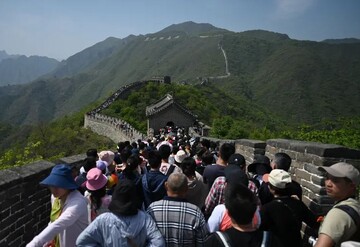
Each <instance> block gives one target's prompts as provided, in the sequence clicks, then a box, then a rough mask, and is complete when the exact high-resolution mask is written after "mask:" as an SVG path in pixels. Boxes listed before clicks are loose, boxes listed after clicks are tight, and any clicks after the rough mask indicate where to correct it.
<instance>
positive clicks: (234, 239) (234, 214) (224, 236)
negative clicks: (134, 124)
mask: <svg viewBox="0 0 360 247" xmlns="http://www.w3.org/2000/svg"><path fill="white" fill-rule="evenodd" d="M256 201H257V199H256V197H255V195H254V193H252V192H251V191H250V190H249V189H248V188H247V187H246V186H244V185H242V184H240V183H234V184H229V185H228V186H226V189H225V207H226V209H227V211H228V214H229V216H230V218H231V224H232V227H231V228H228V229H227V230H226V231H224V232H220V231H217V232H215V233H213V234H211V235H210V237H209V238H208V240H207V241H206V246H208V247H218V246H232V247H235V246H241V247H263V246H271V247H290V246H292V245H287V246H282V245H281V243H279V240H278V239H277V238H276V236H273V235H271V234H269V233H268V232H264V231H260V230H258V229H254V226H253V222H252V221H253V217H254V214H255V212H256V208H257V202H256Z"/></svg>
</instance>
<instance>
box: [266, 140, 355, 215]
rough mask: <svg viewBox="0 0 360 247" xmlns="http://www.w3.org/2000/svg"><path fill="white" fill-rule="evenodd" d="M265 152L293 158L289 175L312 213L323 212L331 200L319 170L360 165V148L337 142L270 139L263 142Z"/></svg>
mask: <svg viewBox="0 0 360 247" xmlns="http://www.w3.org/2000/svg"><path fill="white" fill-rule="evenodd" d="M266 144H267V146H266V155H267V156H268V157H269V158H270V159H272V158H273V157H274V155H275V153H277V152H284V153H287V154H288V155H289V156H290V157H291V158H292V165H291V168H290V171H289V172H290V174H291V176H292V178H293V179H294V180H296V181H297V182H298V183H299V184H300V185H301V186H302V189H303V201H304V202H305V204H306V205H307V206H309V207H310V208H311V209H312V210H313V211H314V213H316V214H318V215H324V214H326V213H327V211H328V210H329V209H330V208H331V207H332V205H333V200H332V199H331V198H329V197H328V196H327V195H326V191H325V178H324V177H323V173H322V172H321V171H319V170H318V168H319V167H320V166H330V165H332V164H334V163H336V162H340V161H343V162H347V163H350V164H352V165H354V166H355V167H357V168H358V169H359V168H360V165H359V164H360V150H354V149H349V148H346V147H343V146H340V145H334V144H322V143H315V142H304V141H294V140H286V139H271V140H267V142H266Z"/></svg>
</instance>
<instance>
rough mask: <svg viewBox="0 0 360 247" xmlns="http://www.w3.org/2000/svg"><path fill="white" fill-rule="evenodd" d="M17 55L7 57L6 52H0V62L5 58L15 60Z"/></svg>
mask: <svg viewBox="0 0 360 247" xmlns="http://www.w3.org/2000/svg"><path fill="white" fill-rule="evenodd" d="M17 57H19V55H9V54H7V53H6V51H0V62H1V61H2V60H4V59H7V58H17Z"/></svg>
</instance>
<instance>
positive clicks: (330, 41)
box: [322, 38, 360, 44]
mask: <svg viewBox="0 0 360 247" xmlns="http://www.w3.org/2000/svg"><path fill="white" fill-rule="evenodd" d="M322 42H324V43H328V44H354V43H360V39H355V38H346V39H325V40H323V41H322Z"/></svg>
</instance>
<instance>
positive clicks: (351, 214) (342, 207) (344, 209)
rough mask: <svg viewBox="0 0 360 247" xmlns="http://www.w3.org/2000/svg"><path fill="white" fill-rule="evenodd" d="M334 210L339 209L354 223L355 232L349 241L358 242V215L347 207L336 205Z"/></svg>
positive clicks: (359, 237) (359, 218)
mask: <svg viewBox="0 0 360 247" xmlns="http://www.w3.org/2000/svg"><path fill="white" fill-rule="evenodd" d="M335 208H338V209H341V210H342V211H344V212H345V213H347V214H348V215H349V216H350V217H351V219H352V220H353V221H354V223H355V225H356V232H355V233H354V235H353V236H351V240H356V241H360V215H359V214H358V212H356V210H355V209H353V208H352V207H350V206H349V205H338V206H335ZM354 237H355V239H354Z"/></svg>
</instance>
